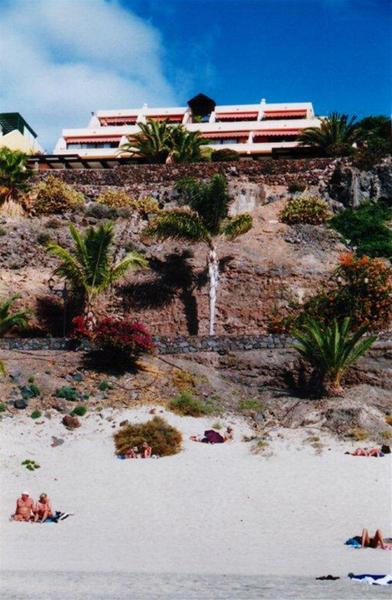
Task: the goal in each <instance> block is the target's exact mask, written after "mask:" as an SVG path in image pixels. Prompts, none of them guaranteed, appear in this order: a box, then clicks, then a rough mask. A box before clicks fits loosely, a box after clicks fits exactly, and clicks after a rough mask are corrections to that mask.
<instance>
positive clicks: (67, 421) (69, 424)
mask: <svg viewBox="0 0 392 600" xmlns="http://www.w3.org/2000/svg"><path fill="white" fill-rule="evenodd" d="M61 422H62V424H63V425H64V426H65V427H66V428H67V429H76V428H77V427H80V421H79V419H78V418H77V417H71V415H65V416H64V417H63V420H62V421H61Z"/></svg>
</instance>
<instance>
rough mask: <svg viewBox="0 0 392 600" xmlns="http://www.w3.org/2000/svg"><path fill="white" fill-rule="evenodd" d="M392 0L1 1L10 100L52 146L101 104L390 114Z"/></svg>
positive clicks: (8, 105)
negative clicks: (203, 100) (210, 104)
mask: <svg viewBox="0 0 392 600" xmlns="http://www.w3.org/2000/svg"><path fill="white" fill-rule="evenodd" d="M391 24H392V4H391V2H390V0H0V56H1V61H0V111H19V112H21V113H22V114H23V116H24V117H25V118H26V119H27V120H28V121H29V123H30V124H31V126H32V127H33V128H34V129H36V130H37V132H38V133H39V137H40V140H41V142H42V143H43V145H44V146H45V147H46V149H47V150H52V148H53V146H54V144H55V142H56V139H57V138H58V137H59V135H60V133H61V129H62V128H73V127H83V126H86V125H87V123H88V120H89V117H90V113H91V111H94V110H96V109H99V108H114V109H115V108H126V107H134V106H140V105H141V104H143V103H144V102H147V103H148V104H149V105H150V106H159V105H161V106H162V105H163V106H165V105H173V104H178V105H181V104H185V103H186V101H187V100H188V99H189V98H190V97H192V96H193V95H194V94H196V93H198V92H200V91H201V92H204V93H206V94H208V95H210V96H212V97H213V98H214V99H215V100H216V102H217V103H221V104H231V103H233V104H234V103H253V102H259V101H260V99H261V98H263V97H264V98H266V99H267V101H269V102H285V101H288V102H290V101H306V100H309V101H312V102H313V104H314V107H315V110H316V112H317V114H328V113H329V112H331V111H333V110H338V111H340V112H347V113H350V114H356V115H358V116H359V117H361V116H364V115H367V114H390V110H391V72H392V68H391V42H390V39H391Z"/></svg>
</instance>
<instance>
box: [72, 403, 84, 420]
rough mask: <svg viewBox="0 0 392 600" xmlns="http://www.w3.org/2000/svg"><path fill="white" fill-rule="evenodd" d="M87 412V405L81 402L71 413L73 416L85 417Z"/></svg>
mask: <svg viewBox="0 0 392 600" xmlns="http://www.w3.org/2000/svg"><path fill="white" fill-rule="evenodd" d="M86 412H87V408H86V407H85V406H83V405H82V404H80V405H79V406H75V408H74V409H73V411H72V412H71V415H72V416H73V417H84V415H85V414H86Z"/></svg>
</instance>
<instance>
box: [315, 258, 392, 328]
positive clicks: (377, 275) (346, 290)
mask: <svg viewBox="0 0 392 600" xmlns="http://www.w3.org/2000/svg"><path fill="white" fill-rule="evenodd" d="M331 283H332V286H331V288H330V289H329V290H326V291H324V292H322V293H320V294H318V295H317V296H314V297H313V298H311V299H310V300H309V301H308V303H307V304H306V305H305V307H304V311H303V314H307V315H309V316H312V317H315V318H318V319H320V320H322V321H324V322H330V321H332V319H334V318H336V319H341V318H343V317H346V316H349V317H351V320H352V325H353V327H355V328H357V327H360V326H362V325H367V326H368V327H369V328H371V329H375V330H376V329H383V328H385V327H387V326H388V324H389V323H390V321H391V320H392V268H391V267H390V266H389V265H388V263H387V262H386V261H384V260H382V259H380V258H369V257H368V256H362V257H360V258H358V257H356V256H355V255H353V254H352V253H350V252H347V253H344V254H342V255H341V256H340V259H339V264H338V267H337V268H336V269H335V272H334V274H333V276H332V278H331Z"/></svg>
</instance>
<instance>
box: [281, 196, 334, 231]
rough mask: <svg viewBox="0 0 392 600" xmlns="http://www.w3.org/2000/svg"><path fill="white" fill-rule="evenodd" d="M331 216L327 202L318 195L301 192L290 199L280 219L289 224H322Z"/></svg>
mask: <svg viewBox="0 0 392 600" xmlns="http://www.w3.org/2000/svg"><path fill="white" fill-rule="evenodd" d="M330 216H331V213H330V211H329V207H328V204H327V202H325V200H323V199H322V198H319V197H318V196H310V195H308V194H301V195H298V196H294V198H292V199H291V200H288V201H287V202H286V204H285V206H284V207H283V209H282V211H281V212H280V219H281V221H282V222H283V223H287V224H288V225H295V224H296V223H309V224H311V225H320V224H321V223H325V222H326V221H327V220H328V219H329V218H330Z"/></svg>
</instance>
